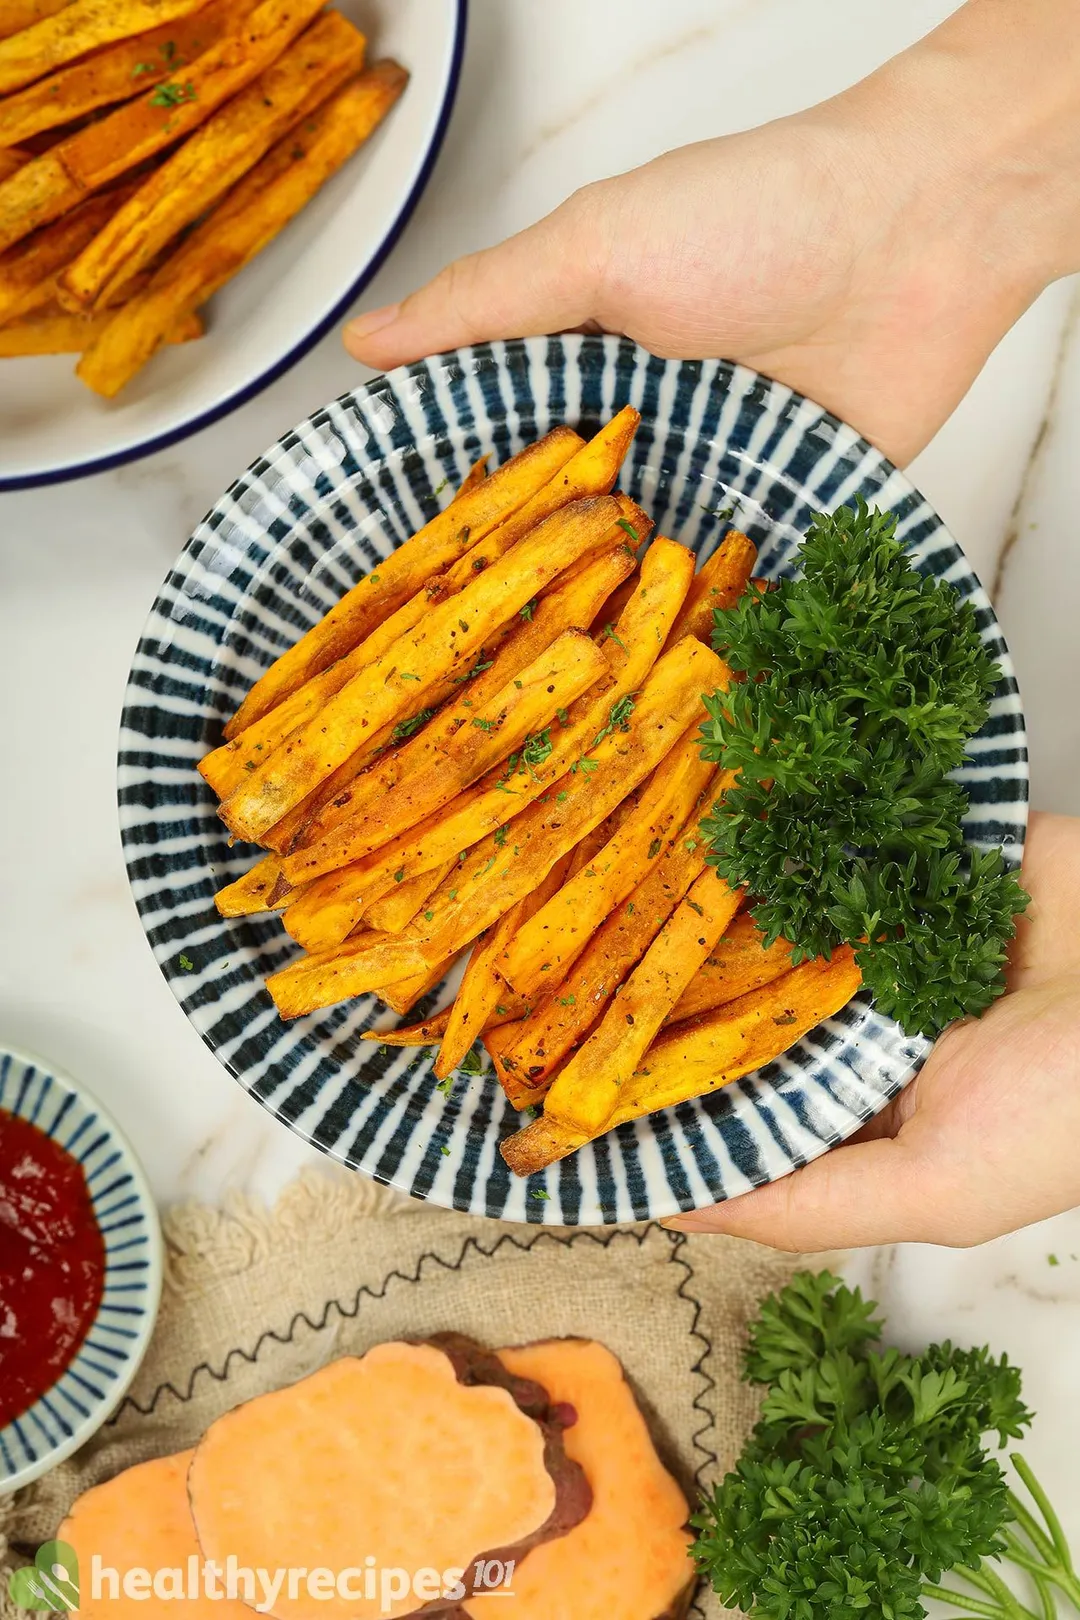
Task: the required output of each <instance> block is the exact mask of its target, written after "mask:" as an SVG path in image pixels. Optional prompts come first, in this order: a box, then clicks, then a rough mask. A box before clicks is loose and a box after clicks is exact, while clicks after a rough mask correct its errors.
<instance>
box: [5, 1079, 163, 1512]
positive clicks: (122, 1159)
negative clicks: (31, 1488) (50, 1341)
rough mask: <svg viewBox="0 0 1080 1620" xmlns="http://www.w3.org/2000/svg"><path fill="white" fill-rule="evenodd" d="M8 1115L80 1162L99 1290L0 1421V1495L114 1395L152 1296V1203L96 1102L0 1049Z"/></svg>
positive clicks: (99, 1419)
mask: <svg viewBox="0 0 1080 1620" xmlns="http://www.w3.org/2000/svg"><path fill="white" fill-rule="evenodd" d="M4 1113H7V1114H14V1115H15V1116H16V1118H18V1119H25V1120H28V1121H29V1122H30V1124H31V1125H36V1126H37V1128H38V1130H39V1131H42V1132H44V1134H45V1135H46V1136H49V1137H51V1138H52V1139H53V1141H54V1142H57V1143H58V1144H59V1145H60V1147H62V1148H65V1149H66V1150H67V1152H68V1153H70V1154H71V1155H72V1156H73V1157H74V1158H76V1159H77V1160H78V1161H79V1163H80V1164H81V1165H82V1168H83V1172H84V1174H85V1176H86V1183H87V1186H88V1187H89V1189H90V1198H91V1202H92V1203H93V1207H94V1215H95V1218H96V1219H97V1223H98V1226H99V1227H100V1228H101V1234H102V1237H103V1238H104V1240H105V1290H104V1293H103V1295H102V1299H101V1304H100V1306H99V1307H98V1313H97V1315H96V1316H95V1318H94V1321H93V1324H92V1326H91V1328H90V1331H89V1333H88V1334H87V1335H86V1338H85V1339H84V1340H83V1342H82V1345H81V1346H80V1348H79V1351H78V1354H77V1355H76V1357H75V1359H74V1361H73V1362H72V1363H71V1364H70V1366H69V1367H67V1369H66V1370H65V1371H64V1372H63V1373H62V1375H61V1376H60V1378H59V1379H58V1380H57V1382H56V1383H55V1384H54V1385H53V1387H52V1388H51V1389H50V1390H48V1391H47V1392H46V1393H45V1394H44V1395H42V1396H41V1398H40V1400H37V1401H35V1402H34V1404H33V1406H31V1407H30V1408H29V1410H28V1411H26V1412H24V1413H23V1414H22V1416H21V1417H17V1418H15V1419H14V1420H13V1421H12V1422H11V1423H9V1424H8V1425H7V1427H6V1428H3V1429H0V1496H6V1495H7V1494H8V1492H9V1491H14V1490H17V1489H18V1488H19V1486H21V1485H27V1484H29V1482H30V1481H31V1480H32V1479H37V1477H38V1475H39V1474H43V1473H45V1471H46V1470H47V1469H49V1468H52V1467H53V1466H54V1465H55V1464H56V1463H59V1462H62V1461H63V1460H64V1458H65V1457H69V1456H70V1455H71V1453H72V1452H73V1451H75V1450H76V1449H77V1448H78V1447H79V1446H81V1445H82V1444H83V1443H84V1442H85V1441H87V1440H89V1438H90V1436H91V1435H92V1434H93V1433H94V1431H95V1430H96V1429H99V1428H100V1427H101V1425H102V1424H103V1423H104V1422H105V1420H106V1418H108V1417H109V1415H110V1413H111V1412H112V1411H113V1410H114V1409H115V1407H116V1406H117V1405H118V1404H119V1402H120V1401H121V1399H122V1398H123V1395H124V1392H125V1391H126V1389H127V1387H128V1385H129V1384H130V1383H131V1380H132V1379H133V1378H134V1376H135V1374H136V1372H137V1371H138V1369H139V1363H140V1362H141V1361H142V1358H143V1356H144V1354H145V1353H146V1347H147V1345H148V1344H149V1343H150V1335H151V1333H152V1332H153V1329H154V1321H155V1319H156V1317H157V1308H158V1301H159V1299H160V1297H161V1231H160V1228H159V1226H158V1218H157V1210H156V1209H155V1207H154V1200H153V1198H152V1197H151V1194H150V1189H149V1187H148V1186H147V1185H146V1179H145V1177H144V1176H143V1173H142V1169H141V1168H140V1166H139V1162H138V1160H137V1159H136V1157H135V1155H134V1153H133V1151H132V1149H131V1146H130V1144H129V1143H128V1141H127V1139H126V1138H125V1137H124V1136H123V1135H122V1133H121V1132H120V1130H119V1129H118V1128H117V1126H116V1124H115V1123H114V1121H113V1120H112V1119H110V1118H109V1116H108V1114H107V1113H106V1112H105V1110H104V1109H103V1108H102V1106H101V1104H100V1103H99V1102H98V1101H97V1100H96V1099H95V1098H93V1097H91V1096H90V1095H89V1093H88V1092H86V1091H84V1090H83V1089H82V1087H81V1086H79V1085H77V1084H76V1083H75V1081H74V1080H72V1079H70V1078H69V1077H68V1076H67V1075H66V1074H61V1073H60V1072H59V1071H58V1070H57V1069H55V1068H54V1067H53V1066H52V1065H51V1064H47V1063H44V1062H42V1061H41V1060H39V1059H38V1058H32V1057H27V1056H26V1055H25V1054H24V1053H20V1052H11V1051H6V1050H4V1051H0V1130H2V1129H3V1119H2V1115H3V1114H4Z"/></svg>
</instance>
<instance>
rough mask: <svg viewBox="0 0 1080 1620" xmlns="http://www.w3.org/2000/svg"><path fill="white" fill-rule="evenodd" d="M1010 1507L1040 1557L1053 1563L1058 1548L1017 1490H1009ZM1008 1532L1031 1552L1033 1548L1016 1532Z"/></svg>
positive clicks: (1020, 1546) (1017, 1543) (1025, 1549)
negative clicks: (1025, 1544)
mask: <svg viewBox="0 0 1080 1620" xmlns="http://www.w3.org/2000/svg"><path fill="white" fill-rule="evenodd" d="M1009 1509H1010V1511H1011V1512H1012V1513H1013V1515H1014V1517H1015V1519H1016V1522H1017V1524H1018V1525H1019V1526H1020V1528H1021V1529H1022V1530H1023V1532H1024V1534H1025V1535H1026V1536H1027V1538H1028V1540H1029V1541H1030V1542H1031V1545H1032V1546H1033V1547H1034V1548H1035V1551H1036V1552H1037V1553H1038V1555H1039V1557H1040V1558H1042V1559H1043V1560H1044V1561H1045V1562H1046V1563H1048V1564H1052V1563H1053V1562H1054V1561H1055V1559H1056V1557H1057V1548H1056V1547H1055V1546H1054V1543H1053V1542H1052V1541H1051V1540H1050V1537H1049V1536H1048V1535H1047V1534H1046V1531H1045V1530H1044V1529H1043V1527H1042V1525H1041V1524H1040V1523H1039V1521H1038V1519H1036V1517H1035V1515H1034V1514H1033V1513H1032V1512H1031V1511H1030V1509H1029V1508H1028V1507H1027V1506H1026V1505H1025V1504H1024V1503H1023V1502H1021V1500H1020V1498H1019V1497H1018V1496H1017V1495H1016V1493H1015V1491H1010V1492H1009ZM1007 1534H1008V1535H1010V1536H1011V1538H1012V1539H1013V1540H1014V1541H1015V1542H1016V1545H1017V1546H1018V1547H1019V1548H1020V1549H1021V1551H1022V1552H1025V1553H1028V1554H1030V1550H1031V1549H1030V1548H1028V1547H1025V1546H1024V1543H1023V1542H1022V1541H1020V1540H1019V1539H1018V1538H1017V1537H1016V1535H1015V1532H1013V1531H1009V1532H1007Z"/></svg>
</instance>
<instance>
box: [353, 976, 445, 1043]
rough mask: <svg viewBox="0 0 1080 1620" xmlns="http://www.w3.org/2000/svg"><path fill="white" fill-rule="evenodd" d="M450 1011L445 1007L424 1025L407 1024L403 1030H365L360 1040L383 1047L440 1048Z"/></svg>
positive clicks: (425, 1021) (425, 1020)
mask: <svg viewBox="0 0 1080 1620" xmlns="http://www.w3.org/2000/svg"><path fill="white" fill-rule="evenodd" d="M432 988H433V987H432ZM450 1010H451V1009H450V1008H449V1007H444V1008H443V1010H442V1012H437V1013H433V1014H432V1015H431V1017H430V1018H425V1019H424V1021H423V1023H421V1024H407V1025H406V1026H405V1027H404V1028H403V1029H390V1030H386V1029H365V1030H364V1032H363V1034H362V1035H361V1036H360V1039H361V1040H362V1041H378V1042H379V1043H380V1045H382V1046H438V1044H439V1042H440V1041H441V1040H442V1038H443V1035H444V1034H445V1032H446V1026H447V1024H448V1023H449V1022H450Z"/></svg>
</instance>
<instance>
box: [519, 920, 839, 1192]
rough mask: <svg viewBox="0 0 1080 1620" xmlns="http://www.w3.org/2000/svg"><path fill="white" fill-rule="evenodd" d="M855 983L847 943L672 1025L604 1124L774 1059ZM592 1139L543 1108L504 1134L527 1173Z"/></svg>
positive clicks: (700, 1091)
mask: <svg viewBox="0 0 1080 1620" xmlns="http://www.w3.org/2000/svg"><path fill="white" fill-rule="evenodd" d="M860 983H861V977H860V974H859V970H858V968H857V967H856V966H855V962H854V953H853V952H852V951H851V950H850V949H849V948H848V947H847V946H844V947H842V948H841V949H839V950H837V951H834V953H833V958H832V961H831V963H830V962H805V963H803V965H802V966H801V967H797V968H793V969H792V971H791V972H790V973H786V974H785V975H784V977H783V978H781V979H777V980H776V981H775V982H774V983H772V984H769V985H766V986H764V987H763V988H762V989H760V990H753V991H751V992H750V994H749V995H746V996H741V997H740V998H739V999H738V1000H737V1001H733V1002H731V1003H730V1004H729V1005H728V1006H727V1007H724V1008H722V1009H721V1010H720V1011H719V1012H714V1013H710V1014H707V1015H706V1016H705V1017H704V1018H701V1019H695V1020H693V1022H692V1023H690V1024H678V1025H676V1026H675V1027H674V1028H672V1029H670V1030H668V1031H666V1032H665V1033H664V1034H662V1035H660V1036H659V1037H658V1038H657V1039H656V1040H655V1041H654V1042H653V1044H652V1046H650V1047H649V1049H648V1051H647V1052H646V1053H645V1056H644V1058H643V1060H642V1065H641V1067H640V1068H639V1069H638V1071H637V1073H636V1074H635V1075H633V1076H632V1077H631V1079H630V1080H629V1082H628V1083H627V1084H626V1086H625V1087H624V1088H623V1093H622V1096H621V1098H620V1100H619V1104H618V1106H617V1108H616V1109H615V1112H614V1114H613V1115H612V1116H611V1118H610V1119H609V1120H608V1122H607V1124H606V1126H605V1127H604V1128H605V1129H614V1128H615V1126H617V1125H624V1124H626V1123H627V1122H628V1121H630V1120H633V1119H640V1118H641V1117H642V1116H643V1115H645V1114H652V1113H655V1112H656V1111H657V1110H658V1109H661V1108H674V1107H675V1106H677V1105H678V1104H679V1103H681V1102H689V1101H691V1100H692V1099H693V1098H695V1097H701V1096H707V1095H711V1094H712V1093H713V1092H714V1091H718V1090H719V1089H720V1087H721V1086H726V1085H729V1084H730V1083H731V1082H732V1081H733V1080H739V1079H741V1078H742V1077H743V1075H746V1074H750V1073H752V1072H753V1070H754V1069H759V1068H761V1066H762V1065H763V1064H765V1063H771V1062H772V1061H773V1060H774V1059H775V1058H778V1057H779V1056H780V1055H781V1054H782V1053H783V1052H786V1051H787V1050H788V1048H789V1047H791V1046H793V1045H794V1044H795V1042H796V1041H798V1040H801V1039H802V1037H803V1036H804V1035H805V1034H807V1033H808V1031H810V1030H811V1029H813V1028H814V1027H815V1026H816V1025H817V1024H820V1023H821V1022H822V1021H823V1020H824V1019H826V1018H831V1017H832V1016H833V1014H834V1013H837V1012H839V1011H840V1008H841V1007H843V1006H846V1004H847V1003H848V1002H849V1001H850V1000H851V998H852V996H853V995H854V994H855V992H856V991H857V990H858V988H859V985H860ZM597 1134H599V1133H597ZM591 1140H592V1137H591V1136H590V1134H589V1132H588V1131H585V1130H581V1129H578V1128H576V1127H575V1126H573V1125H570V1124H568V1123H566V1122H565V1121H563V1120H560V1119H558V1118H556V1117H554V1116H552V1117H550V1118H549V1117H548V1115H547V1114H544V1115H542V1116H541V1118H540V1119H537V1120H534V1121H533V1123H532V1124H531V1125H529V1126H527V1127H526V1128H525V1129H524V1130H522V1131H518V1132H517V1133H516V1135H514V1136H512V1137H510V1138H508V1142H512V1143H513V1144H514V1146H513V1148H512V1149H511V1150H510V1151H511V1154H512V1157H513V1163H512V1165H511V1168H512V1169H513V1170H514V1172H515V1174H516V1175H531V1174H533V1173H534V1172H535V1171H536V1170H540V1169H543V1168H545V1167H546V1166H547V1165H550V1164H554V1163H556V1161H557V1160H559V1159H564V1158H566V1156H567V1154H569V1153H576V1152H577V1150H578V1149H579V1148H581V1147H584V1146H585V1144H586V1142H588V1141H591ZM504 1157H506V1155H505V1154H504ZM507 1162H510V1161H509V1158H508V1161H507Z"/></svg>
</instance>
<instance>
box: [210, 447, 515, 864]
mask: <svg viewBox="0 0 1080 1620" xmlns="http://www.w3.org/2000/svg"><path fill="white" fill-rule="evenodd" d="M487 460H488V458H487V456H484V457H483V458H482V459H481V460H480V461H477V462H475V463H474V464H473V466H472V467H471V468H470V470H469V473H468V475H467V476H466V478H465V480H464V481H463V483H462V485H461V488H460V489H459V490H458V492H457V494H456V495H455V496H454V500H455V501H458V500H460V499H461V498H462V496H463V495H466V494H468V492H469V491H470V490H472V489H475V488H476V486H477V484H480V483H482V482H483V479H484V477H485V476H486V467H487ZM451 504H453V503H451ZM467 560H468V558H467V555H466V557H463V558H462V559H461V561H462V562H466V561H467ZM449 572H450V573H452V572H453V569H451V570H450V571H449ZM447 577H448V576H447V575H446V574H443V575H440V576H439V582H440V588H441V582H442V581H445V580H446V579H447ZM434 588H435V582H433V583H432V584H431V585H429V586H428V589H427V590H426V591H420V592H418V593H417V596H416V597H415V598H413V601H414V602H417V601H418V602H420V603H422V604H423V609H424V611H426V610H427V608H428V607H429V606H430V605H431V602H432V601H433V600H438V599H439V598H438V596H437V595H435V594H430V593H433V592H434ZM410 605H411V604H406V606H410ZM401 612H402V610H401V609H399V610H398V613H391V614H390V615H389V617H388V618H386V619H384V620H383V622H382V624H381V625H378V626H377V627H376V629H375V630H373V631H372V633H371V635H370V636H367V637H366V638H365V639H364V641H363V642H362V643H361V644H360V646H359V647H354V648H353V650H352V652H351V653H348V654H346V655H345V657H343V658H339V659H338V660H337V662H336V663H335V664H331V665H330V667H329V669H325V670H322V671H321V672H320V673H319V674H318V675H313V676H311V678H310V680H307V681H305V682H304V684H303V685H302V686H299V687H297V689H296V691H295V692H292V693H290V695H289V696H288V697H287V698H284V699H283V700H282V701H281V702H280V703H278V704H275V706H274V707H273V708H272V709H270V710H269V711H268V713H266V714H264V715H263V716H262V717H261V719H259V720H255V721H253V722H252V724H251V725H250V726H247V727H246V728H245V729H244V730H243V731H241V732H238V733H237V734H236V735H235V736H234V737H233V738H232V740H231V741H229V742H226V743H223V744H222V745H221V747H220V748H215V749H213V750H212V751H211V752H210V753H209V754H207V755H205V757H204V758H203V759H201V760H200V761H199V771H200V772H201V773H202V775H203V777H204V778H205V780H206V781H207V782H208V783H209V784H210V786H211V787H212V788H213V790H214V792H215V793H216V794H217V795H218V797H219V798H222V799H223V798H227V797H228V795H229V794H230V793H232V792H234V791H235V789H236V788H237V787H238V786H239V784H240V783H241V782H242V781H243V780H244V774H245V772H246V770H247V768H248V767H247V762H248V760H253V761H257V760H258V759H259V757H260V755H261V756H263V757H265V756H266V755H268V754H269V753H270V751H271V750H272V749H274V748H276V747H277V745H278V743H279V742H282V741H283V740H284V738H286V737H287V736H288V735H289V732H290V731H292V730H293V729H294V727H296V726H298V725H299V724H300V722H301V721H302V720H304V719H306V717H307V716H308V714H309V713H311V712H313V710H315V709H317V708H320V707H321V706H322V704H323V703H325V702H326V701H327V699H328V698H330V697H332V696H333V695H334V693H335V692H338V691H340V690H341V688H342V687H343V686H344V685H345V682H346V681H347V680H349V679H350V678H351V676H352V675H354V674H358V673H359V671H360V670H361V669H363V668H364V667H365V666H366V665H367V664H369V663H373V662H374V661H375V659H376V658H377V657H378V656H379V654H380V653H382V652H384V651H385V650H386V648H387V647H388V646H389V645H390V643H391V642H392V641H393V640H394V639H395V638H396V634H397V626H398V625H399V623H400V616H401ZM421 617H422V613H417V614H416V615H415V617H413V618H411V619H408V620H407V621H406V626H405V627H409V626H411V625H412V624H414V623H416V622H417V621H418V620H419V618H421ZM454 690H455V688H454V686H453V683H448V684H447V687H446V690H445V691H444V692H440V693H438V694H435V695H433V696H432V697H431V699H430V702H429V706H428V708H425V709H423V710H421V711H420V714H421V715H422V716H426V715H427V714H428V713H429V711H430V708H432V707H434V705H435V704H436V703H438V702H441V701H443V699H444V698H445V697H447V696H449V695H450V693H451V692H452V691H454ZM413 719H415V717H413V716H410V717H409V722H411V721H412V720H413ZM409 722H407V723H406V727H405V730H404V735H406V736H408V735H410V734H411V732H412V731H414V730H416V726H415V725H410V724H409ZM423 723H424V722H423V720H421V725H423ZM395 730H396V728H395V727H389V728H387V734H386V735H385V736H380V737H379V738H378V741H376V739H375V738H372V739H371V741H370V742H368V743H367V744H365V746H364V747H363V748H362V749H359V750H358V751H357V752H356V753H355V754H353V755H351V756H350V759H349V760H348V761H346V763H345V765H343V766H341V767H340V768H339V771H340V773H341V781H340V783H339V782H338V781H337V780H336V778H337V776H338V774H339V772H335V773H334V780H332V781H331V782H330V784H328V785H329V787H330V792H329V793H328V794H327V798H326V801H325V802H326V803H329V802H330V800H331V799H333V798H334V797H336V792H337V789H338V788H339V787H345V786H349V785H350V784H351V783H352V782H353V781H354V780H355V778H356V777H357V776H358V775H359V774H360V773H361V772H362V771H363V770H364V769H365V768H366V767H367V765H368V764H369V763H371V760H372V759H373V758H375V757H377V756H374V755H373V754H372V745H373V744H374V745H375V747H377V748H378V749H379V750H380V752H382V751H385V749H386V747H387V745H388V744H389V743H391V742H393V741H394V733H395ZM400 753H401V749H400V748H396V749H393V750H392V751H391V752H390V753H389V754H388V756H387V759H386V761H385V762H384V764H385V768H387V769H389V768H391V765H392V762H393V761H394V760H395V759H396V758H397V756H398V755H399V754H400ZM321 791H322V790H321V789H320V793H321ZM323 803H324V801H323V800H321V799H320V803H319V804H318V805H311V806H309V807H308V811H307V815H306V816H305V815H304V814H303V810H302V807H301V806H297V809H296V811H295V812H291V813H290V817H287V818H283V821H282V822H281V823H278V824H276V828H277V835H276V836H275V837H274V838H273V840H270V839H267V840H266V842H267V843H268V845H269V847H270V848H271V849H277V850H280V851H282V852H284V851H286V850H287V849H289V848H290V846H291V844H292V841H293V838H294V836H296V835H297V834H298V833H299V831H300V828H301V825H303V823H304V822H305V821H306V820H307V819H309V818H310V817H311V816H313V815H315V814H316V812H317V810H319V809H321V808H322V807H323ZM293 817H295V821H296V825H295V827H293V826H290V825H287V823H288V822H289V821H290V819H292V818H293Z"/></svg>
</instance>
